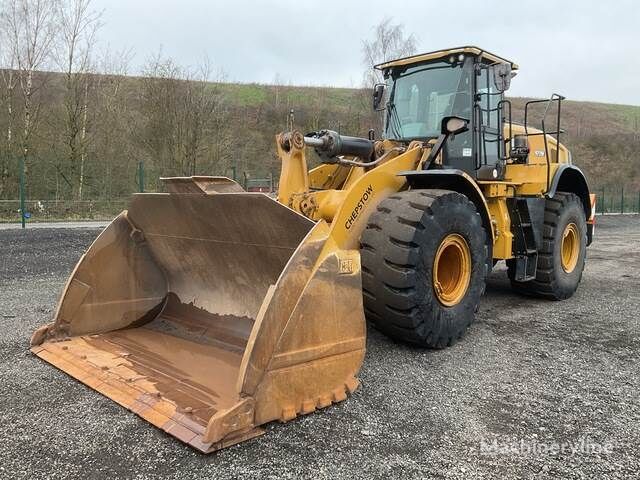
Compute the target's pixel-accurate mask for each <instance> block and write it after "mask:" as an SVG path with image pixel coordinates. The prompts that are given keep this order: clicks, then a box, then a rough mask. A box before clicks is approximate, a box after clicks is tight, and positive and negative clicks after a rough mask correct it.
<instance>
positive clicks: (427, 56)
mask: <svg viewBox="0 0 640 480" xmlns="http://www.w3.org/2000/svg"><path fill="white" fill-rule="evenodd" d="M461 53H463V54H469V55H480V54H482V57H483V58H486V59H487V60H489V61H490V62H493V63H509V64H511V68H512V69H513V70H517V69H518V65H517V64H515V63H513V62H512V61H511V60H507V59H506V58H502V57H499V56H498V55H495V54H493V53H489V52H487V51H485V50H482V49H481V48H478V47H471V46H469V47H460V48H450V49H447V50H437V51H435V52H428V53H421V54H419V55H412V56H410V57H405V58H400V59H398V60H393V61H390V62H385V63H380V64H378V65H376V66H375V68H377V69H378V70H384V69H385V68H389V67H398V66H402V65H411V64H414V63H420V62H427V61H429V60H437V59H439V58H446V57H448V56H450V55H459V54H461Z"/></svg>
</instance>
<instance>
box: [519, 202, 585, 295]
mask: <svg viewBox="0 0 640 480" xmlns="http://www.w3.org/2000/svg"><path fill="white" fill-rule="evenodd" d="M586 250H587V223H586V219H585V215H584V209H583V207H582V202H581V200H580V198H579V197H578V196H577V195H575V194H573V193H556V194H555V195H554V196H553V198H549V199H547V200H546V203H545V211H544V227H543V240H542V246H541V248H539V249H538V265H537V271H536V278H535V280H531V281H529V282H517V281H516V280H514V275H515V264H514V261H513V260H507V267H508V274H509V279H510V280H511V285H512V286H513V288H514V289H515V290H517V291H518V292H521V293H524V294H529V295H535V296H540V297H546V298H551V299H554V300H563V299H565V298H569V297H571V296H572V295H573V294H574V293H575V291H576V289H577V288H578V284H579V283H580V280H581V278H582V271H583V270H584V263H585V258H586Z"/></svg>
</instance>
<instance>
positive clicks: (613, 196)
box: [591, 187, 640, 214]
mask: <svg viewBox="0 0 640 480" xmlns="http://www.w3.org/2000/svg"><path fill="white" fill-rule="evenodd" d="M591 193H595V194H596V199H597V202H596V213H599V214H609V213H617V214H620V213H622V214H624V213H640V190H638V189H634V188H624V187H618V188H611V187H609V188H607V187H604V188H595V189H592V191H591Z"/></svg>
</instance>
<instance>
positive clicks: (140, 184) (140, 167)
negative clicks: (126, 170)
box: [138, 160, 144, 193]
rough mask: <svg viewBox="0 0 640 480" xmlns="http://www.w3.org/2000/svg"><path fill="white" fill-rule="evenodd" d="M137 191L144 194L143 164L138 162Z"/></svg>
mask: <svg viewBox="0 0 640 480" xmlns="http://www.w3.org/2000/svg"><path fill="white" fill-rule="evenodd" d="M138 191H139V192H140V193H144V162H143V161H142V160H140V161H139V162H138Z"/></svg>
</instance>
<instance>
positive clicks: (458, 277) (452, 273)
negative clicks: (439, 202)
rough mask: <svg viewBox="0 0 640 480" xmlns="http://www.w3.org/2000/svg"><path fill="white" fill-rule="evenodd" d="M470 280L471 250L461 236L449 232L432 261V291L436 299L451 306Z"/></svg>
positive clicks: (461, 294) (460, 295) (459, 298)
mask: <svg viewBox="0 0 640 480" xmlns="http://www.w3.org/2000/svg"><path fill="white" fill-rule="evenodd" d="M470 282H471V252H470V251H469V245H468V244H467V241H466V240H465V239H464V238H462V236H460V235H458V234H457V233H450V234H449V235H447V236H446V237H445V238H444V239H443V240H442V243H440V246H439V247H438V251H437V252H436V257H435V259H434V261H433V291H434V292H435V293H436V297H437V298H438V301H439V302H440V303H441V304H442V305H444V306H446V307H452V306H454V305H457V304H458V303H460V301H461V300H462V299H463V298H464V296H465V294H466V293H467V289H468V288H469V283H470Z"/></svg>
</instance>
